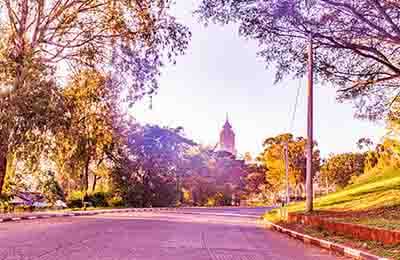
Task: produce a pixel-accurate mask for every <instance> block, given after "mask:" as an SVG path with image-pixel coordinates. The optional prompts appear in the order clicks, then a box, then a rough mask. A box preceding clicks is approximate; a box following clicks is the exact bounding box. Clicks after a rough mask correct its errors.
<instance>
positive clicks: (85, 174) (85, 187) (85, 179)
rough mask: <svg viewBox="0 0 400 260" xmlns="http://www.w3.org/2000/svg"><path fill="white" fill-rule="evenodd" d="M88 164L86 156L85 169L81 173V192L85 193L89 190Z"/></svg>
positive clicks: (88, 159)
mask: <svg viewBox="0 0 400 260" xmlns="http://www.w3.org/2000/svg"><path fill="white" fill-rule="evenodd" d="M89 164H90V156H87V157H86V161H85V169H84V172H83V190H84V192H85V193H86V192H87V191H88V189H89Z"/></svg>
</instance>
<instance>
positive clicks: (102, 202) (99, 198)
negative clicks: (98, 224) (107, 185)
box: [87, 192, 112, 207]
mask: <svg viewBox="0 0 400 260" xmlns="http://www.w3.org/2000/svg"><path fill="white" fill-rule="evenodd" d="M111 195H112V194H111V193H109V192H95V193H92V194H89V195H88V197H87V201H88V202H90V203H92V205H93V206H94V207H108V206H109V204H108V201H107V199H108V198H110V197H111Z"/></svg>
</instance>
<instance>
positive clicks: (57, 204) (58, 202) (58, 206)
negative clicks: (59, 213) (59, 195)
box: [54, 200, 67, 209]
mask: <svg viewBox="0 0 400 260" xmlns="http://www.w3.org/2000/svg"><path fill="white" fill-rule="evenodd" d="M54 206H55V207H56V208H62V209H65V208H67V204H65V202H64V201H62V200H57V201H56V203H54Z"/></svg>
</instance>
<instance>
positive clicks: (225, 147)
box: [219, 115, 236, 155]
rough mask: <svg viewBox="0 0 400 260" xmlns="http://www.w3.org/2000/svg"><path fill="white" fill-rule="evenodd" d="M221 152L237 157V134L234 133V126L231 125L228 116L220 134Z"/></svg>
mask: <svg viewBox="0 0 400 260" xmlns="http://www.w3.org/2000/svg"><path fill="white" fill-rule="evenodd" d="M219 150H221V151H226V152H229V153H231V154H233V155H236V148H235V132H233V129H232V125H231V124H230V123H229V119H228V115H226V121H225V124H224V126H223V128H222V131H221V133H220V134H219Z"/></svg>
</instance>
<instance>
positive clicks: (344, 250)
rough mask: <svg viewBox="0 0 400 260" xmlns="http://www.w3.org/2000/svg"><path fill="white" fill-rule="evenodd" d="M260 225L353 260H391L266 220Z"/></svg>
mask: <svg viewBox="0 0 400 260" xmlns="http://www.w3.org/2000/svg"><path fill="white" fill-rule="evenodd" d="M261 224H263V225H264V226H265V227H266V228H268V229H270V230H274V231H278V232H280V233H283V234H286V235H288V236H290V237H292V238H295V239H298V240H300V241H302V242H303V243H305V244H310V245H314V246H318V247H320V248H323V249H326V250H329V251H332V252H335V253H339V254H341V255H344V256H349V257H353V258H355V259H361V260H392V259H390V258H385V257H380V256H376V255H372V254H370V253H366V252H364V251H361V250H358V249H354V248H351V247H347V246H344V245H341V244H337V243H333V242H330V241H326V240H323V239H319V238H315V237H312V236H309V235H306V234H302V233H299V232H296V231H293V230H291V229H287V228H284V227H281V226H279V225H277V224H274V223H272V222H269V221H268V220H265V219H263V220H261Z"/></svg>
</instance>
